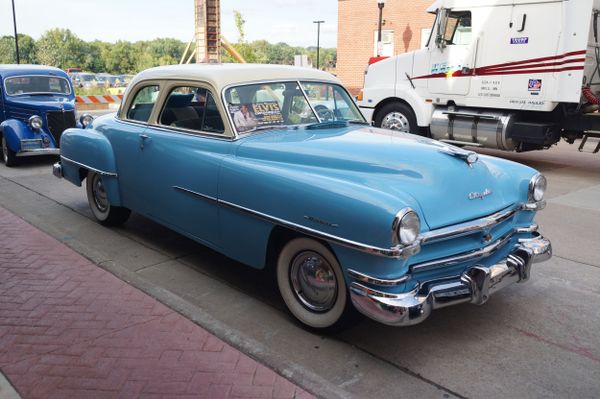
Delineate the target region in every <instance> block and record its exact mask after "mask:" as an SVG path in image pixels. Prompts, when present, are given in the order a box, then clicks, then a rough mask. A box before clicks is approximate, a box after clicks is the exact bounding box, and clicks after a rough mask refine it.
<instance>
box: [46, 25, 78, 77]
mask: <svg viewBox="0 0 600 399" xmlns="http://www.w3.org/2000/svg"><path fill="white" fill-rule="evenodd" d="M36 44H37V45H36V56H37V57H36V58H37V61H38V62H39V63H40V64H44V65H51V66H55V67H58V68H62V69H66V68H69V67H79V66H81V65H82V64H83V63H84V59H85V50H86V44H85V42H84V41H83V40H81V39H79V38H78V37H77V36H76V35H75V34H73V33H72V32H71V31H70V30H69V29H51V30H49V31H47V32H46V33H44V34H43V35H42V37H40V39H39V40H38V41H37V43H36Z"/></svg>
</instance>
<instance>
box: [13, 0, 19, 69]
mask: <svg viewBox="0 0 600 399" xmlns="http://www.w3.org/2000/svg"><path fill="white" fill-rule="evenodd" d="M12 9H13V25H14V27H15V50H16V54H17V64H20V63H21V60H20V58H19V37H18V35H17V14H16V12H15V0H12Z"/></svg>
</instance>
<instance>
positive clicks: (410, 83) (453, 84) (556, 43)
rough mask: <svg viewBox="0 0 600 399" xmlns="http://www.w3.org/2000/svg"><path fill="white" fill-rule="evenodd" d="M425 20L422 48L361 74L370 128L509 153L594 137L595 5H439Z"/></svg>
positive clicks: (442, 0) (584, 1)
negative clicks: (427, 29) (427, 28)
mask: <svg viewBox="0 0 600 399" xmlns="http://www.w3.org/2000/svg"><path fill="white" fill-rule="evenodd" d="M428 12H431V13H434V14H435V15H436V18H435V22H434V25H433V28H432V33H431V36H430V38H429V42H428V43H427V46H426V48H423V49H421V50H417V51H413V52H409V53H404V54H400V55H397V56H395V57H390V58H387V59H384V60H382V61H379V62H376V63H373V64H371V65H369V66H368V67H367V70H366V72H365V83H364V88H363V90H362V92H361V93H360V94H359V96H358V104H359V106H360V108H361V110H362V111H363V113H364V114H365V116H366V117H367V118H369V119H370V120H371V121H372V122H373V124H374V125H375V126H378V127H384V128H389V129H395V130H400V131H407V132H411V133H417V134H422V135H427V136H430V137H432V138H434V139H437V140H442V141H444V142H447V143H450V144H456V145H471V146H479V147H487V148H496V149H501V150H507V151H528V150H537V149H544V148H549V147H550V146H552V145H553V144H556V143H557V142H558V141H559V140H560V139H561V137H562V138H564V139H566V140H567V141H568V142H570V143H573V142H574V141H575V140H576V139H578V138H583V139H584V140H583V141H582V145H581V146H580V150H582V149H583V148H584V146H585V143H586V141H587V139H588V137H595V138H599V137H600V134H599V133H598V132H600V114H599V113H598V112H597V111H598V109H599V104H600V0H439V1H437V2H436V3H434V4H433V5H432V6H431V7H430V8H429V9H428ZM591 141H592V140H590V142H591ZM588 146H589V143H588ZM599 149H600V144H598V146H596V147H593V148H592V151H593V150H595V151H594V152H598V150H599Z"/></svg>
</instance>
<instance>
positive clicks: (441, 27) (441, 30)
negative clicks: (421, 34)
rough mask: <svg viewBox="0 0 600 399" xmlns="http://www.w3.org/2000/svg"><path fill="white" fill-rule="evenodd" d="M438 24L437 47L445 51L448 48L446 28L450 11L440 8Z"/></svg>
mask: <svg viewBox="0 0 600 399" xmlns="http://www.w3.org/2000/svg"><path fill="white" fill-rule="evenodd" d="M437 19H438V24H437V30H436V35H435V45H436V46H437V47H438V48H440V49H443V48H445V47H446V41H445V40H444V36H445V34H446V26H447V25H448V9H447V8H440V9H438V17H437Z"/></svg>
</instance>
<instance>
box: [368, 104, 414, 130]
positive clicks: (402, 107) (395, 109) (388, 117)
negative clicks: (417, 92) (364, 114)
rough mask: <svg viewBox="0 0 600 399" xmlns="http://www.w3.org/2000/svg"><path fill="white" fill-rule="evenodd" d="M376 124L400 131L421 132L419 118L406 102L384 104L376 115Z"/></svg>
mask: <svg viewBox="0 0 600 399" xmlns="http://www.w3.org/2000/svg"><path fill="white" fill-rule="evenodd" d="M375 126H377V127H381V128H383V129H390V130H397V131H399V132H405V133H413V134H419V126H418V125H417V118H416V117H415V113H414V112H413V110H412V109H411V108H410V107H409V106H408V105H406V104H404V103H400V102H393V103H389V104H386V105H384V106H383V107H382V108H381V109H380V110H379V111H377V115H376V116H375Z"/></svg>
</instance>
